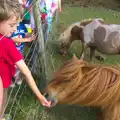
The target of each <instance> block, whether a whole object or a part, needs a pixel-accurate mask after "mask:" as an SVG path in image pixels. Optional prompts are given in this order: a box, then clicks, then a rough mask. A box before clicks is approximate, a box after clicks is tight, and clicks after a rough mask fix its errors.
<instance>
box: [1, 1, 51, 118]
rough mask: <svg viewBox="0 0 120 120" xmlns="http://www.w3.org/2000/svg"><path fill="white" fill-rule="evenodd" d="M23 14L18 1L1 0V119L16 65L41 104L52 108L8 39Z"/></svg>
mask: <svg viewBox="0 0 120 120" xmlns="http://www.w3.org/2000/svg"><path fill="white" fill-rule="evenodd" d="M22 12H23V11H22V7H21V6H20V4H19V2H18V0H0V119H3V118H2V117H3V116H2V115H3V114H2V112H3V108H4V105H3V103H4V101H5V99H6V98H4V95H5V94H4V91H5V89H7V88H8V87H9V86H10V84H11V79H12V76H14V74H15V67H14V66H15V65H16V66H17V68H19V70H20V71H21V73H23V74H24V76H25V78H26V79H25V80H26V82H27V83H28V85H29V86H30V88H31V89H32V91H33V92H34V94H35V95H36V97H37V98H38V100H39V101H40V103H41V104H42V105H43V106H47V107H50V102H48V101H47V100H46V99H45V97H44V96H42V94H41V93H40V91H39V89H38V88H37V86H36V84H35V81H34V79H33V77H32V75H31V72H30V70H29V69H28V67H27V66H26V64H25V62H24V60H23V57H22V55H21V54H20V53H19V51H18V50H17V49H16V47H15V45H14V42H13V41H12V40H10V39H9V38H8V37H10V36H11V34H12V33H13V32H14V31H16V25H17V23H19V20H20V17H21V16H22ZM1 68H2V69H1Z"/></svg>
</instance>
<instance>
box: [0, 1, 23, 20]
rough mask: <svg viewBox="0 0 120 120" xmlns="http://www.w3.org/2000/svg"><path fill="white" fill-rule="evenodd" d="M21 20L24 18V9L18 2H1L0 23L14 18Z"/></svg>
mask: <svg viewBox="0 0 120 120" xmlns="http://www.w3.org/2000/svg"><path fill="white" fill-rule="evenodd" d="M14 15H15V16H16V19H17V20H18V19H21V18H22V16H23V8H22V6H21V5H20V3H19V1H18V0H0V21H4V20H8V19H10V18H11V17H13V16H14Z"/></svg>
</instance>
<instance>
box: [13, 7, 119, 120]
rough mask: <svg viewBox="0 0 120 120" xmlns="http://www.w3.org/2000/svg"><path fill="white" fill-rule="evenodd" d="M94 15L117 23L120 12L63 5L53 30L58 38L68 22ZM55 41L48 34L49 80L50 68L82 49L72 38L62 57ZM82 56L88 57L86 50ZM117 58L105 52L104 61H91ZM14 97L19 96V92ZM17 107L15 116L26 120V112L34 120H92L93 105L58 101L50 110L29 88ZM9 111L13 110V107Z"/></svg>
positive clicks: (17, 119) (110, 61) (57, 65)
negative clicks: (77, 104) (67, 103)
mask: <svg viewBox="0 0 120 120" xmlns="http://www.w3.org/2000/svg"><path fill="white" fill-rule="evenodd" d="M95 17H102V18H104V19H105V20H106V21H107V22H108V23H117V24H119V23H120V14H119V13H118V12H116V11H111V10H108V9H104V8H91V7H89V8H83V7H69V6H65V7H64V8H63V10H62V12H61V15H60V23H59V27H58V28H57V30H58V31H57V34H56V39H57V38H58V36H59V34H60V33H61V32H63V30H64V28H66V27H68V26H69V25H70V24H72V23H74V22H76V21H79V20H82V19H87V18H95ZM53 32H55V31H53ZM50 37H51V36H50ZM55 42H56V41H54V40H52V38H50V41H49V42H48V51H47V65H48V69H47V72H48V76H47V77H48V78H47V79H48V81H50V80H51V78H52V73H53V71H55V70H57V69H58V68H59V67H60V66H61V65H62V63H63V62H64V61H66V60H68V59H70V58H71V57H72V55H73V53H75V54H76V55H77V56H79V54H80V49H81V44H80V43H78V42H74V43H73V44H72V46H71V47H70V49H69V52H68V54H67V55H66V56H65V57H63V56H61V55H60V54H58V51H59V49H58V47H57V45H56V44H54V43H55ZM85 59H86V60H87V61H89V54H88V53H87V55H86V57H85ZM119 59H120V56H119V55H114V56H106V60H105V61H104V62H99V61H97V60H95V61H94V63H100V64H117V63H119ZM38 76H39V75H38ZM36 80H37V81H39V80H40V79H39V77H38V78H36ZM41 84H42V83H41ZM21 91H22V90H21ZM19 94H20V93H19ZM13 96H14V94H13ZM17 98H19V95H18V97H17ZM14 107H16V106H14ZM17 107H18V111H17V115H16V118H15V120H21V119H22V120H26V118H27V117H28V116H29V120H33V119H34V120H38V119H39V120H95V111H94V109H89V108H81V107H76V106H66V105H58V106H56V107H55V108H52V109H49V110H48V109H47V110H45V111H43V108H42V107H41V106H40V104H39V102H38V101H36V99H35V97H34V95H33V93H32V92H31V91H30V90H29V88H26V89H25V91H24V94H23V96H22V98H21V101H20V103H19V106H17ZM37 112H38V113H37ZM12 113H13V114H14V109H13V112H12ZM28 113H29V114H28ZM34 113H35V114H34ZM36 115H37V116H36ZM35 118H36V119H35Z"/></svg>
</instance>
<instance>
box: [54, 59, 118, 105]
mask: <svg viewBox="0 0 120 120" xmlns="http://www.w3.org/2000/svg"><path fill="white" fill-rule="evenodd" d="M53 80H54V81H56V82H58V83H59V82H66V81H68V82H69V84H68V85H66V88H65V89H64V91H63V92H61V94H60V95H62V94H64V96H65V99H64V100H63V101H62V102H63V103H64V102H66V103H71V104H81V105H87V106H104V107H105V106H108V105H114V104H116V102H117V101H118V100H119V99H120V68H119V67H115V66H112V67H111V66H101V65H92V64H89V63H87V62H85V61H83V60H74V61H68V62H66V63H65V64H64V65H63V66H62V67H61V68H60V70H59V71H58V72H56V73H55V75H54V78H53Z"/></svg>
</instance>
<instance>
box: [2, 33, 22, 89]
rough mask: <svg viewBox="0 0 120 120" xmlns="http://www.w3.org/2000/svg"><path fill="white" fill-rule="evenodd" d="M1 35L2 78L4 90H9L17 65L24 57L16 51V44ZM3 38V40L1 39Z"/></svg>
mask: <svg viewBox="0 0 120 120" xmlns="http://www.w3.org/2000/svg"><path fill="white" fill-rule="evenodd" d="M2 37H3V35H1V34H0V76H1V78H2V82H3V88H8V87H9V86H10V84H11V81H12V76H14V74H15V63H16V62H18V61H19V60H21V59H22V58H23V57H22V55H21V54H20V52H19V51H18V50H17V49H16V47H15V45H14V42H13V41H12V40H10V39H9V38H7V37H3V38H2ZM1 38H2V39H1Z"/></svg>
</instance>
